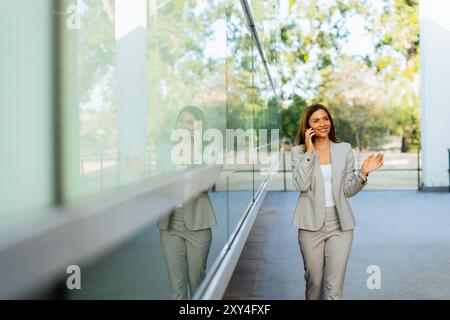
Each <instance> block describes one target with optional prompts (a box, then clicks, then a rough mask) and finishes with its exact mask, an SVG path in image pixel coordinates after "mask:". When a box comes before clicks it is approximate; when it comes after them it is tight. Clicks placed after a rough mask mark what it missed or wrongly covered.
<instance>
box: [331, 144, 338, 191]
mask: <svg viewBox="0 0 450 320" xmlns="http://www.w3.org/2000/svg"><path fill="white" fill-rule="evenodd" d="M330 145H331V146H330V149H331V151H330V154H331V184H332V188H333V194H334V195H335V199H336V198H338V197H339V192H338V191H339V190H338V187H339V186H338V174H339V172H338V170H339V168H338V150H337V146H336V143H334V142H333V141H330Z"/></svg>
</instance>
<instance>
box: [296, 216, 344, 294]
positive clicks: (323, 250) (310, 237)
mask: <svg viewBox="0 0 450 320" xmlns="http://www.w3.org/2000/svg"><path fill="white" fill-rule="evenodd" d="M298 241H299V245H300V251H301V254H302V257H303V263H304V268H305V280H306V292H305V295H306V299H307V300H322V299H325V300H339V299H341V298H342V291H343V287H344V278H345V271H346V269H347V261H348V257H349V255H350V250H351V247H352V241H353V230H349V231H342V230H341V226H340V224H339V218H338V215H337V211H336V207H327V208H326V216H325V222H324V224H323V226H322V229H321V230H319V231H309V230H304V229H299V230H298Z"/></svg>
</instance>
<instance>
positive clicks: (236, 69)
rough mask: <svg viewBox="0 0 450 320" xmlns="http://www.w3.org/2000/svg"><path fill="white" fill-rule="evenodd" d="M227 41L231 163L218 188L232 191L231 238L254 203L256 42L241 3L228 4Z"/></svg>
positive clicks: (229, 196)
mask: <svg viewBox="0 0 450 320" xmlns="http://www.w3.org/2000/svg"><path fill="white" fill-rule="evenodd" d="M227 38H228V41H227V131H228V135H227V146H226V152H225V154H226V155H227V156H228V157H229V158H228V160H230V162H227V164H226V165H225V166H224V174H223V175H222V179H221V180H220V184H219V185H218V186H217V188H220V190H227V191H228V193H227V195H226V201H227V202H226V208H227V211H228V222H227V226H228V232H229V234H231V233H232V232H233V230H234V229H235V228H236V225H237V224H238V222H239V221H240V219H241V218H242V216H243V214H244V212H245V210H246V208H247V207H248V205H249V204H250V203H251V201H252V199H253V175H254V172H253V170H254V169H253V168H254V165H253V164H252V163H251V162H250V161H249V152H248V151H249V149H250V148H251V141H252V140H251V139H250V135H251V134H252V129H253V99H254V97H253V95H254V92H253V69H254V68H253V63H254V61H253V59H254V50H253V38H252V36H251V33H250V30H249V28H248V25H247V20H246V17H245V15H244V12H243V10H242V7H241V4H240V2H239V1H237V0H228V1H227ZM233 136H235V137H236V138H232V137H233ZM237 137H239V138H237ZM233 151H234V152H235V155H234V157H233ZM230 157H231V158H230Z"/></svg>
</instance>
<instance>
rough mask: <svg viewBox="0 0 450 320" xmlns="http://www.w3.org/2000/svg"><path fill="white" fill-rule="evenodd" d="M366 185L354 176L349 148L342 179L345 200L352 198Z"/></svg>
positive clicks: (352, 160)
mask: <svg viewBox="0 0 450 320" xmlns="http://www.w3.org/2000/svg"><path fill="white" fill-rule="evenodd" d="M366 184H367V181H364V180H363V179H361V178H360V177H359V175H357V174H355V156H354V154H353V150H352V148H351V146H350V150H349V151H348V153H347V161H346V165H345V177H344V195H345V196H346V197H347V198H350V197H353V196H354V195H355V194H357V193H358V192H359V191H361V189H362V188H363V187H364V186H365V185H366Z"/></svg>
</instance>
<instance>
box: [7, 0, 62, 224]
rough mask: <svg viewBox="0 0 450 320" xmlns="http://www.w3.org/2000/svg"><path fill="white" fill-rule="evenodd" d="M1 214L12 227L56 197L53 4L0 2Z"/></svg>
mask: <svg viewBox="0 0 450 320" xmlns="http://www.w3.org/2000/svg"><path fill="white" fill-rule="evenodd" d="M0 17H1V18H0V39H1V43H0V52H1V57H2V58H1V59H0V70H1V72H0V88H1V89H0V92H1V94H0V132H1V134H0V148H1V150H2V157H1V160H0V161H1V166H0V177H1V180H0V199H1V205H0V219H1V221H2V223H1V225H2V227H5V228H6V229H7V228H8V227H9V222H11V223H13V222H14V223H15V222H17V221H21V220H23V219H24V218H28V217H29V216H30V215H35V213H36V211H37V210H39V209H41V208H45V207H48V206H49V205H51V204H52V203H53V202H54V179H53V178H54V175H53V173H54V172H53V146H52V143H53V116H52V115H53V94H52V85H53V71H52V70H53V66H52V52H53V41H52V6H51V2H50V1H46V0H27V1H15V0H5V1H1V2H0Z"/></svg>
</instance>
